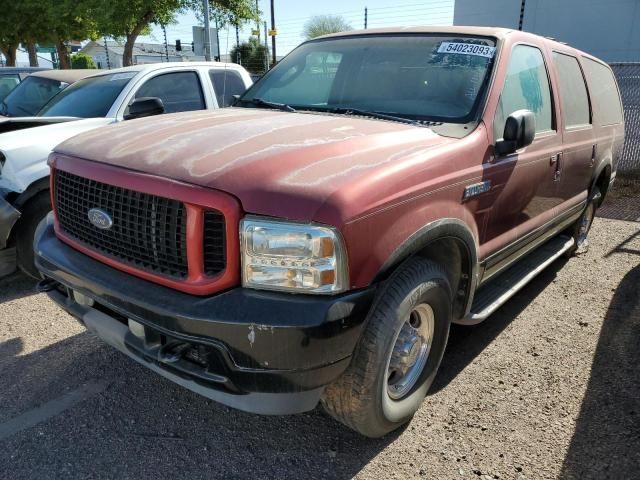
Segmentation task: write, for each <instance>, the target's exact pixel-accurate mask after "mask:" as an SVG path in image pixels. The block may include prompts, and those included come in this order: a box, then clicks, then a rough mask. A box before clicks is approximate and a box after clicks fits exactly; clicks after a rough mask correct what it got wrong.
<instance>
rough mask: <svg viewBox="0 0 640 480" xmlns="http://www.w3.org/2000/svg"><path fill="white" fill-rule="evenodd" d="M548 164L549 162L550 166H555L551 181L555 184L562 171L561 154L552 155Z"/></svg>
mask: <svg viewBox="0 0 640 480" xmlns="http://www.w3.org/2000/svg"><path fill="white" fill-rule="evenodd" d="M550 162H551V163H550V165H551V166H553V165H555V166H556V170H555V172H554V173H553V180H554V181H555V182H557V181H558V180H560V172H561V171H562V165H561V163H562V153H556V154H555V155H553V156H552V157H551V160H550Z"/></svg>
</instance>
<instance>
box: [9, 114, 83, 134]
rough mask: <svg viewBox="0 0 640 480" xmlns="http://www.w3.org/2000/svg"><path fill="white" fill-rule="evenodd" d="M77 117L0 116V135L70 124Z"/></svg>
mask: <svg viewBox="0 0 640 480" xmlns="http://www.w3.org/2000/svg"><path fill="white" fill-rule="evenodd" d="M74 120H78V118H77V117H3V116H0V134H3V133H7V132H14V131H16V130H24V129H25V128H33V127H40V126H43V125H51V124H54V123H62V122H71V121H74Z"/></svg>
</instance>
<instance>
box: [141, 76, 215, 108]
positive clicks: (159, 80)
mask: <svg viewBox="0 0 640 480" xmlns="http://www.w3.org/2000/svg"><path fill="white" fill-rule="evenodd" d="M142 97H157V98H159V99H160V100H162V103H163V104H164V110H165V113H176V112H189V111H194V110H204V109H206V108H207V106H206V102H205V97H204V92H203V89H202V83H201V81H200V76H199V75H198V72H197V71H195V70H189V71H177V72H167V73H161V74H159V75H155V76H153V77H151V78H149V79H148V80H146V81H145V82H144V83H143V84H142V85H141V86H140V87H139V88H138V90H137V91H136V93H135V95H134V99H135V98H142Z"/></svg>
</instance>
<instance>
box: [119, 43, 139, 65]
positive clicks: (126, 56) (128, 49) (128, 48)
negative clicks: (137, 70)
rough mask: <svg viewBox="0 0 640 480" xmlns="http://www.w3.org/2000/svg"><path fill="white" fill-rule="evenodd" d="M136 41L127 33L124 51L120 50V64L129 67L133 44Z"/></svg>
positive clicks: (131, 63)
mask: <svg viewBox="0 0 640 480" xmlns="http://www.w3.org/2000/svg"><path fill="white" fill-rule="evenodd" d="M135 41H136V37H133V36H131V35H127V41H126V42H125V44H124V51H123V52H122V66H123V67H129V66H131V65H133V44H134V43H135Z"/></svg>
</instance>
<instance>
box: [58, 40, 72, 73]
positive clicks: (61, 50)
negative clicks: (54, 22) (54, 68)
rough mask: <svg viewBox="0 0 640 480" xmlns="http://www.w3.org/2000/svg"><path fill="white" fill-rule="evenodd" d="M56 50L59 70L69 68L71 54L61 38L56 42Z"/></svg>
mask: <svg viewBox="0 0 640 480" xmlns="http://www.w3.org/2000/svg"><path fill="white" fill-rule="evenodd" d="M56 51H57V52H58V62H59V68H60V69H61V70H69V69H70V68H71V56H70V55H69V50H67V46H66V45H65V44H64V43H63V42H62V40H58V41H57V42H56Z"/></svg>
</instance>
